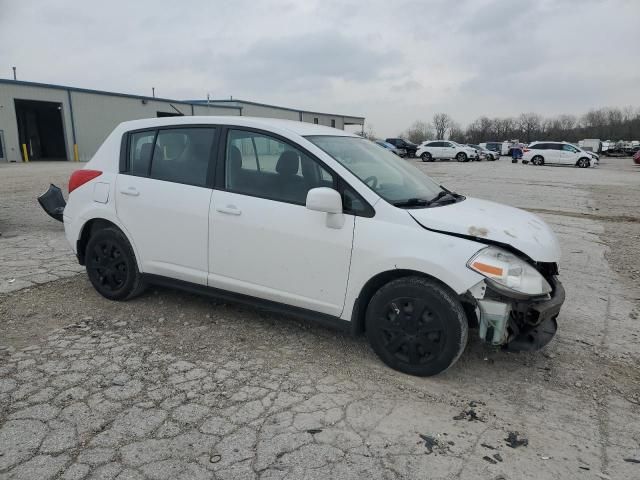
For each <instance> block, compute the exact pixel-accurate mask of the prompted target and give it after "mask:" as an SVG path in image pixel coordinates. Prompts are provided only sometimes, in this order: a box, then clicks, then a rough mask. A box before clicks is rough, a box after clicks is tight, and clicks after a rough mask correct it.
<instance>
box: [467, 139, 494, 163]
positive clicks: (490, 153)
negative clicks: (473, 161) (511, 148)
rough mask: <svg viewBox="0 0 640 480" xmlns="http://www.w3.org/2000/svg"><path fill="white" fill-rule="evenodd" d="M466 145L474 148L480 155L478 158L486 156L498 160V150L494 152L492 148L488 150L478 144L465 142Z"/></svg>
mask: <svg viewBox="0 0 640 480" xmlns="http://www.w3.org/2000/svg"><path fill="white" fill-rule="evenodd" d="M467 146H468V147H471V148H474V149H475V150H476V152H478V154H479V155H480V159H483V158H486V159H487V160H493V161H495V160H499V159H500V154H499V153H498V152H494V151H493V150H489V149H487V148H485V147H482V146H480V145H474V144H472V143H468V144H467Z"/></svg>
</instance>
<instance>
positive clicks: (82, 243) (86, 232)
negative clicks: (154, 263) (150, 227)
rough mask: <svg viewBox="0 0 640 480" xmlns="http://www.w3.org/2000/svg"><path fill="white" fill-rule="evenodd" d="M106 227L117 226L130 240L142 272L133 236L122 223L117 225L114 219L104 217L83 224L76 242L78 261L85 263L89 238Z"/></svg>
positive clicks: (81, 263) (91, 219)
mask: <svg viewBox="0 0 640 480" xmlns="http://www.w3.org/2000/svg"><path fill="white" fill-rule="evenodd" d="M105 228H116V229H118V231H119V232H120V233H122V235H124V237H125V238H126V239H127V241H128V242H129V245H131V248H132V249H133V253H134V255H135V257H136V263H137V264H138V270H139V271H140V272H142V265H141V262H140V256H139V255H138V251H137V249H136V246H135V244H134V242H133V241H132V240H131V236H130V235H128V234H127V232H126V231H125V229H124V228H122V227H121V226H120V225H117V224H116V223H114V222H113V221H111V220H108V219H106V218H102V217H95V218H90V219H89V220H87V221H86V222H85V223H84V224H83V225H82V228H81V230H80V235H79V236H78V240H77V242H76V252H77V256H78V262H79V263H80V265H84V264H85V259H86V258H85V256H86V252H85V250H86V248H87V244H88V243H89V239H90V238H91V235H92V234H93V233H94V232H97V231H99V230H104V229H105Z"/></svg>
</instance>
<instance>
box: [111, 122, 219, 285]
mask: <svg viewBox="0 0 640 480" xmlns="http://www.w3.org/2000/svg"><path fill="white" fill-rule="evenodd" d="M215 133H216V130H215V128H212V127H188V128H183V127H180V128H162V129H160V130H148V131H141V132H135V133H131V134H130V135H129V139H128V153H127V158H128V162H127V163H128V166H127V168H126V169H125V170H126V172H123V173H120V174H119V175H118V178H117V181H116V210H117V215H118V218H119V219H120V221H121V222H122V224H123V225H124V227H125V229H126V230H127V231H128V232H129V234H130V235H131V238H132V240H133V242H134V243H135V246H136V249H137V253H138V255H139V256H140V259H139V260H140V262H141V264H142V271H143V272H144V273H151V274H156V275H162V276H166V277H171V278H175V279H178V280H184V281H188V282H192V283H198V284H201V285H206V283H207V273H208V258H207V255H208V252H207V249H208V238H209V222H208V217H209V205H210V203H211V192H212V189H211V188H209V187H207V186H206V184H207V172H208V168H209V163H210V162H211V158H212V152H214V151H215V149H214V146H215V143H216V142H215Z"/></svg>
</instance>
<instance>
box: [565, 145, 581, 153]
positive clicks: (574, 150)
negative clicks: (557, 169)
mask: <svg viewBox="0 0 640 480" xmlns="http://www.w3.org/2000/svg"><path fill="white" fill-rule="evenodd" d="M562 149H563V150H564V151H565V152H571V153H576V152H577V151H578V150H576V148H575V147H573V146H572V145H562Z"/></svg>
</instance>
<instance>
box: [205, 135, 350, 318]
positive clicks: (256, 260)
mask: <svg viewBox="0 0 640 480" xmlns="http://www.w3.org/2000/svg"><path fill="white" fill-rule="evenodd" d="M224 159H225V160H224V174H223V177H224V182H223V183H222V184H221V185H220V184H218V183H217V182H218V181H217V182H216V183H217V185H219V186H220V187H221V188H220V189H215V190H214V191H213V198H212V205H211V210H210V217H209V224H210V232H211V233H210V240H209V241H210V255H209V286H211V287H215V288H221V289H224V290H230V291H234V292H237V293H242V294H246V295H251V296H255V297H259V298H262V299H266V300H271V301H275V302H280V303H285V304H288V305H292V306H296V307H301V308H306V309H310V310H315V311H319V312H322V313H326V314H329V315H334V316H339V315H340V314H341V313H342V309H343V306H344V298H345V291H346V287H347V279H348V275H349V264H350V261H351V247H352V240H353V228H354V217H353V216H351V215H346V214H345V215H344V217H345V222H344V225H343V226H342V227H341V228H330V227H329V226H327V214H325V213H322V212H315V211H311V210H308V209H307V208H306V207H305V202H306V196H307V192H308V191H309V190H310V189H311V188H315V187H331V188H334V187H335V186H336V181H337V178H336V176H335V174H333V173H332V172H330V171H329V170H328V169H327V168H326V167H325V166H324V165H322V164H321V162H319V161H318V160H317V159H314V158H311V157H310V156H309V155H307V154H306V153H305V152H303V151H302V150H301V149H299V148H297V147H296V146H295V145H293V144H291V143H290V142H289V141H287V140H285V139H282V138H279V137H278V138H276V137H274V136H271V135H268V134H263V133H261V132H256V131H250V130H244V129H234V130H229V131H228V134H227V144H226V149H225V153H224ZM218 172H220V170H218Z"/></svg>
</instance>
